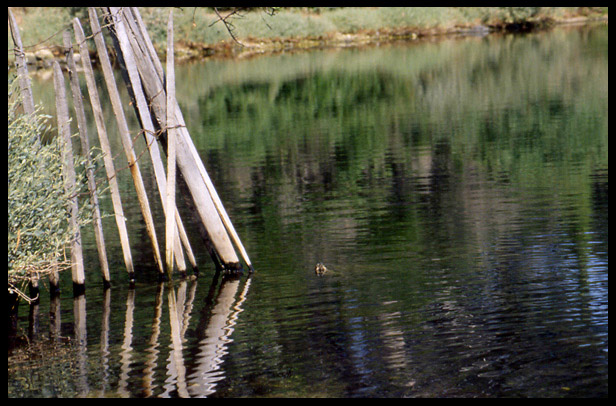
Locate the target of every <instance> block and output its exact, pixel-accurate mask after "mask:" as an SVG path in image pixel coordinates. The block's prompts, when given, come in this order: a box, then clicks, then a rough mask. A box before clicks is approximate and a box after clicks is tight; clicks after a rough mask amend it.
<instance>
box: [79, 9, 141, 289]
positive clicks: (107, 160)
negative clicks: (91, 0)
mask: <svg viewBox="0 0 616 406" xmlns="http://www.w3.org/2000/svg"><path fill="white" fill-rule="evenodd" d="M73 29H74V31H75V39H76V41H77V44H78V45H79V53H80V55H81V63H82V66H83V71H84V74H85V78H86V85H87V86H88V95H89V97H90V104H91V106H92V113H93V115H94V122H95V123H96V130H97V133H98V139H99V142H100V146H101V150H102V151H103V163H104V165H105V172H106V173H107V181H108V182H109V190H110V194H111V202H112V204H113V212H114V214H115V216H114V217H115V221H116V225H117V227H118V233H119V235H120V244H121V246H122V254H123V255H124V264H125V265H126V271H127V272H128V278H129V281H130V282H131V283H133V282H134V280H135V269H134V266H133V257H132V254H131V250H130V244H129V240H128V230H127V228H126V217H125V216H124V210H123V209H122V200H121V198H120V188H119V186H118V179H117V176H116V170H115V167H114V164H113V154H112V153H111V146H110V144H109V138H108V137H107V129H106V127H105V117H104V116H103V108H102V106H101V102H100V99H99V97H98V89H97V87H96V81H95V79H94V71H93V70H92V62H91V61H90V54H89V52H88V45H87V44H86V37H85V35H84V32H83V29H82V28H81V23H80V22H79V19H78V18H75V19H74V20H73Z"/></svg>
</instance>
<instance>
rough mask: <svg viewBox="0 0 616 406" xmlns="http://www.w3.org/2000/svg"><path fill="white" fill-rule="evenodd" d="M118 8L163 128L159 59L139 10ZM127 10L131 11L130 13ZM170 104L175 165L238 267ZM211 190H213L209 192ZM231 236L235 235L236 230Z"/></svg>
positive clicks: (221, 249)
mask: <svg viewBox="0 0 616 406" xmlns="http://www.w3.org/2000/svg"><path fill="white" fill-rule="evenodd" d="M111 9H112V14H113V13H114V12H115V13H119V11H118V10H115V9H114V8H111ZM122 12H123V14H124V15H126V16H127V17H126V20H127V22H128V25H129V27H130V30H131V33H132V35H131V36H129V38H130V39H131V45H132V46H133V49H134V52H135V54H136V55H139V57H138V58H137V60H138V68H139V72H140V75H141V77H142V82H143V87H144V90H145V91H146V94H147V95H148V98H149V102H150V105H151V108H152V111H153V112H154V113H155V115H156V117H157V120H158V124H159V128H166V127H167V123H166V100H165V96H164V94H165V90H164V85H163V83H164V76H163V74H162V67H161V66H160V61H159V60H158V56H157V55H156V53H155V52H154V50H153V47H152V46H151V41H150V39H149V37H148V35H147V31H146V30H145V27H144V26H143V24H142V22H141V19H140V16H139V12H138V11H137V10H136V9H123V10H122ZM131 13H132V14H134V17H133V16H132V15H131ZM174 106H175V108H176V111H175V119H176V124H177V129H178V134H177V135H178V137H177V149H176V153H177V156H176V158H177V164H178V168H179V169H180V171H181V172H182V174H183V175H184V179H185V180H186V183H187V185H188V187H189V189H190V192H191V195H192V197H193V200H194V201H195V207H196V208H197V212H198V213H199V216H200V218H201V220H202V222H203V224H204V225H205V227H206V229H207V232H208V234H209V236H210V239H211V241H212V243H213V245H214V247H215V248H216V251H217V253H218V254H219V256H220V257H221V260H222V262H223V263H224V265H225V267H226V268H227V269H239V268H241V266H240V265H239V260H238V259H237V254H236V253H235V250H234V249H233V245H232V244H231V240H230V238H229V235H228V234H227V231H228V230H229V231H234V230H233V229H232V228H231V227H232V226H231V227H229V229H227V228H225V224H223V219H224V220H228V216H224V215H221V214H220V213H223V212H224V208H223V207H222V203H221V202H220V199H219V198H218V195H217V194H216V193H215V189H214V188H213V185H212V184H211V181H210V182H209V183H210V185H209V187H208V184H207V183H206V180H209V176H207V172H206V171H205V167H204V166H203V163H202V162H201V159H200V157H199V155H198V153H197V151H196V148H195V147H194V144H193V143H192V140H191V139H190V135H189V134H188V131H187V129H186V127H185V123H184V119H183V117H182V114H181V111H180V110H179V106H178V105H177V101H176V102H175V103H174ZM174 127H176V126H174ZM204 174H205V176H204ZM212 191H213V192H214V193H212ZM214 198H218V199H217V203H219V205H218V207H217V205H216V202H214V200H213V199H214ZM213 214H215V215H213ZM225 214H226V213H225ZM225 217H226V219H225ZM228 224H230V221H228ZM232 234H234V233H232ZM235 237H237V234H236V233H235ZM234 240H235V238H234ZM235 242H236V244H237V245H238V247H240V246H241V242H240V241H239V238H237V239H236V241H235ZM240 251H241V252H242V253H243V257H244V260H245V261H246V263H247V265H248V266H249V268H250V269H251V270H252V264H251V263H250V259H249V258H248V256H247V255H245V253H246V252H245V250H244V249H243V247H241V249H240Z"/></svg>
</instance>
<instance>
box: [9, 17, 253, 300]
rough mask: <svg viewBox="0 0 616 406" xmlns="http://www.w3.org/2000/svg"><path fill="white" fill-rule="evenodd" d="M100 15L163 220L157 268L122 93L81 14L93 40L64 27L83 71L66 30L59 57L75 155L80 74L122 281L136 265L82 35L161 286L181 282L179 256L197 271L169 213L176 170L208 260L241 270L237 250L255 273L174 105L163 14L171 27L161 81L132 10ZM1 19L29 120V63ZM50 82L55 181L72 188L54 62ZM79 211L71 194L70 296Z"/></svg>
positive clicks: (78, 271)
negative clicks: (58, 174)
mask: <svg viewBox="0 0 616 406" xmlns="http://www.w3.org/2000/svg"><path fill="white" fill-rule="evenodd" d="M102 10H103V15H104V22H105V27H106V28H107V29H108V32H109V34H110V35H111V39H112V41H113V44H114V47H115V51H116V55H117V58H118V62H119V65H120V71H121V74H122V77H123V79H124V81H125V83H126V86H127V89H128V92H129V95H130V97H131V104H132V105H133V107H134V108H135V111H136V114H137V118H138V121H139V123H140V125H141V129H140V131H139V134H142V135H143V137H144V138H145V143H146V146H147V150H148V152H149V154H150V157H151V161H152V166H153V172H154V176H155V178H156V184H157V185H156V186H157V188H158V192H159V193H158V194H159V195H160V198H161V202H162V206H163V211H164V213H165V260H164V261H163V257H162V254H161V250H160V249H159V243H158V239H157V237H156V232H155V229H154V219H153V217H152V212H151V210H150V203H149V202H148V198H147V195H146V189H145V185H144V182H143V179H142V176H141V172H140V169H139V163H138V157H137V155H136V154H135V149H134V146H133V141H132V136H131V133H130V130H129V127H128V124H127V120H126V116H125V113H124V109H123V106H122V103H121V100H120V93H119V91H118V88H117V85H116V81H115V77H114V71H113V68H112V64H111V61H110V59H109V55H108V53H107V47H106V45H105V40H104V38H103V32H102V30H101V25H100V23H99V18H98V15H97V12H96V10H95V9H94V8H92V7H91V8H89V10H88V11H89V20H90V25H91V28H92V33H93V34H92V37H88V38H86V36H85V34H84V31H83V29H82V26H81V22H80V21H79V19H78V18H75V19H73V21H72V26H73V31H74V36H75V42H76V44H77V47H78V49H79V54H80V55H79V56H80V58H79V61H80V62H81V66H80V67H79V68H78V67H77V63H76V61H75V59H76V58H75V57H74V55H73V45H72V42H71V33H70V31H69V30H66V31H65V32H64V37H63V39H64V48H65V54H66V70H67V71H68V77H69V81H70V88H71V92H72V98H73V106H74V110H75V116H76V119H77V126H78V130H79V138H80V141H81V147H82V150H83V151H90V146H89V141H88V133H87V122H86V115H85V111H84V106H83V97H82V94H81V90H80V85H79V77H78V72H83V74H84V76H85V81H86V85H87V89H88V94H89V100H90V104H91V107H92V112H93V116H94V120H95V123H96V129H97V132H98V139H99V141H100V148H101V150H102V154H103V162H104V166H105V171H106V175H107V181H108V182H109V190H110V194H111V200H112V204H113V210H114V216H115V221H116V224H117V228H118V233H119V236H120V242H121V247H122V253H123V257H124V263H125V265H126V270H127V272H128V276H129V281H130V282H131V283H133V282H134V280H135V270H134V263H133V259H132V255H131V248H130V245H129V238H128V232H127V228H126V218H125V216H124V212H123V210H122V202H121V197H120V192H119V187H118V182H117V176H116V169H115V167H114V162H113V156H114V155H113V152H112V150H111V146H110V143H109V138H108V136H107V129H106V126H105V117H104V116H103V110H102V107H101V102H100V99H99V94H98V90H97V86H96V82H95V78H94V71H93V68H92V61H91V59H90V54H89V51H88V46H87V39H90V38H93V39H94V42H95V45H96V52H97V55H98V59H99V63H100V69H101V70H102V72H103V76H104V79H105V84H106V86H107V91H108V92H107V93H108V94H109V98H110V101H111V105H112V109H113V113H114V116H115V119H116V122H117V128H118V132H119V136H120V139H121V143H122V146H123V150H124V153H125V155H126V159H127V161H128V168H129V169H130V172H131V176H132V179H133V183H134V186H135V190H136V192H137V198H138V200H139V206H140V209H141V213H142V215H143V219H144V221H145V226H146V230H147V233H148V236H149V240H150V243H151V246H152V250H153V254H154V261H155V263H156V267H157V269H158V272H159V275H160V278H161V279H162V280H166V279H170V278H171V276H172V273H173V271H174V269H177V271H178V272H179V273H180V275H182V276H185V275H186V269H187V266H186V260H185V257H187V258H188V260H189V262H190V263H191V265H192V267H193V270H194V272H195V273H198V270H197V263H196V259H195V255H194V253H193V250H192V248H191V246H190V243H189V241H188V238H187V234H186V231H185V228H184V225H183V223H182V219H181V218H180V214H179V212H178V210H177V207H176V201H175V197H176V167H177V169H178V170H179V171H180V173H181V175H182V178H183V180H184V182H185V184H186V187H187V189H188V192H189V194H190V196H191V197H192V203H193V205H194V211H195V212H196V213H197V215H198V217H199V219H200V220H201V223H202V225H203V231H204V232H202V235H203V236H204V241H205V246H206V248H207V249H208V252H209V254H210V256H211V258H212V259H213V260H214V263H215V266H216V268H217V270H224V271H228V272H238V271H241V270H242V269H243V267H242V264H241V262H240V260H239V257H238V255H237V253H236V248H237V250H238V251H239V253H240V255H241V257H242V259H243V261H244V263H245V265H246V266H247V267H248V270H249V271H250V272H252V271H253V266H252V263H251V262H250V259H249V257H248V254H247V253H246V250H245V249H244V247H243V245H242V242H241V241H240V238H239V236H238V235H237V232H236V231H235V228H234V227H233V224H232V223H231V220H230V219H229V216H228V215H227V213H226V211H225V209H224V207H223V204H222V202H221V200H220V198H219V196H218V193H217V192H216V189H215V188H214V185H213V184H212V181H211V179H210V177H209V175H208V173H207V171H206V170H205V167H204V165H203V162H202V161H201V158H200V157H199V155H198V152H197V150H196V148H195V146H194V144H193V142H192V140H191V138H190V134H189V133H188V130H187V128H186V124H185V122H184V118H183V116H182V112H181V111H180V108H179V106H178V103H177V101H176V99H175V72H174V57H173V56H174V50H173V15H172V11H171V12H170V13H169V22H168V25H167V61H166V74H165V72H164V71H163V67H162V64H161V62H160V60H159V58H158V56H157V54H156V51H155V49H154V46H153V44H152V42H151V40H150V37H149V35H148V33H147V31H146V27H145V25H144V23H143V20H142V19H141V16H140V14H139V11H138V10H137V8H134V7H130V8H128V7H127V8H120V7H103V8H102ZM9 21H10V25H11V33H12V36H13V42H14V44H15V57H16V64H17V73H18V77H19V85H20V90H21V94H22V99H23V101H22V103H23V108H24V112H25V113H26V114H33V113H34V110H35V108H34V101H33V98H32V91H31V88H30V81H29V78H28V71H27V64H26V60H25V57H24V51H23V46H22V43H21V39H20V35H19V29H18V27H17V24H16V22H15V19H14V17H13V15H12V13H11V10H10V8H9ZM53 77H54V87H55V94H56V112H57V119H58V136H59V137H61V138H62V140H63V141H64V144H63V153H62V155H63V156H62V160H63V178H64V183H65V187H67V188H72V187H73V186H74V183H75V178H76V175H75V169H74V163H73V149H72V143H71V133H70V121H69V109H68V104H67V96H66V90H65V82H64V76H63V72H62V68H61V67H60V64H59V63H58V62H57V61H55V62H54V63H53ZM158 141H160V143H161V146H162V147H163V150H166V154H167V165H166V168H165V165H164V164H163V160H162V156H161V151H160V148H159V145H158ZM86 155H87V156H86V159H87V160H89V159H90V157H89V154H88V153H87V152H86ZM86 167H87V170H86V176H87V180H88V188H89V192H90V198H91V202H92V205H93V208H94V210H93V226H94V236H95V239H96V245H97V251H98V256H99V261H100V266H101V272H102V277H103V282H104V284H105V286H110V282H111V281H110V274H109V265H108V260H107V251H106V248H105V240H104V236H103V227H102V223H101V214H100V210H99V205H98V196H97V188H96V179H95V178H94V169H93V167H94V165H92V163H91V162H87V165H86ZM165 169H166V170H165ZM77 213H78V202H77V197H74V198H73V200H72V202H71V207H70V219H69V222H70V226H71V227H72V230H73V231H74V238H73V240H72V243H71V249H70V252H71V270H72V279H73V289H74V292H75V293H79V292H83V290H84V289H85V272H84V260H83V252H82V247H81V235H80V231H79V227H78V226H77V223H76V216H77ZM58 283H59V282H58V277H57V273H56V274H55V275H52V276H50V285H51V286H52V288H53V287H56V288H57V286H58Z"/></svg>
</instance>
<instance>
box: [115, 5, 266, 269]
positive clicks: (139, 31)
mask: <svg viewBox="0 0 616 406" xmlns="http://www.w3.org/2000/svg"><path fill="white" fill-rule="evenodd" d="M126 11H128V12H129V13H127V14H129V15H130V12H132V15H133V19H134V20H135V21H136V23H137V26H138V28H136V29H134V32H135V35H136V36H137V37H138V38H140V39H141V41H139V42H140V43H141V44H140V45H142V46H143V48H144V50H146V51H147V54H148V55H149V59H150V60H151V61H152V62H153V65H154V72H156V74H157V75H158V76H159V77H160V80H161V82H162V80H163V70H162V66H161V64H160V60H159V59H158V55H156V51H155V50H154V46H153V45H152V41H151V40H150V38H149V35H148V34H147V31H146V28H145V25H144V24H143V20H141V15H140V13H139V10H137V8H135V7H131V9H130V10H126ZM128 20H129V21H130V18H129V19H128ZM175 106H176V111H175V116H176V121H175V122H176V125H177V126H179V128H180V129H181V130H185V131H180V135H179V136H180V137H182V136H187V137H188V139H187V143H186V145H187V146H188V147H189V149H190V151H189V152H190V154H191V155H192V159H193V160H194V161H195V162H196V164H197V169H198V171H199V173H200V175H201V177H202V178H203V182H204V183H205V186H206V188H207V190H208V192H209V194H210V196H211V199H212V201H213V203H214V206H215V208H216V211H217V212H218V214H219V216H220V218H221V220H222V222H223V225H224V226H225V228H226V230H227V231H228V233H229V235H230V237H231V239H232V240H233V243H234V244H235V245H236V247H237V248H238V249H239V251H240V254H241V255H242V258H243V259H244V261H245V262H246V265H247V266H248V268H249V270H250V271H251V272H252V271H254V268H253V266H252V262H251V261H250V258H249V257H248V253H247V252H246V249H245V248H244V245H243V244H242V241H241V240H240V238H239V236H238V234H237V232H236V231H235V227H233V223H232V222H231V219H230V218H229V215H228V214H227V211H226V210H225V208H224V205H223V204H222V201H221V200H220V197H219V196H218V193H217V192H216V188H215V187H214V184H213V183H212V180H211V179H210V176H209V175H208V173H207V171H206V169H205V166H204V165H203V162H202V161H201V158H200V157H199V154H198V152H197V149H196V148H195V146H194V144H193V143H192V140H190V135H188V131H187V130H186V123H185V121H184V117H183V116H182V111H181V110H180V108H179V105H178V104H177V101H176V102H175ZM161 127H164V125H163V126H161ZM167 127H169V125H167Z"/></svg>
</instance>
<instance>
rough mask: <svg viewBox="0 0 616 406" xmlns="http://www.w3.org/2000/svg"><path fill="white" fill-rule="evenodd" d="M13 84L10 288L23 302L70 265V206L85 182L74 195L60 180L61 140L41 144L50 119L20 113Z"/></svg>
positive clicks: (10, 97) (10, 95)
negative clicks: (36, 282) (42, 280)
mask: <svg viewBox="0 0 616 406" xmlns="http://www.w3.org/2000/svg"><path fill="white" fill-rule="evenodd" d="M20 110H21V108H20V100H19V92H18V90H17V89H16V86H15V81H12V83H11V81H10V82H9V87H8V229H9V234H8V289H9V293H17V294H19V295H20V296H21V297H23V298H26V299H27V297H26V296H25V295H24V294H23V290H24V287H25V286H26V284H27V283H28V282H29V281H30V280H31V279H33V278H39V277H42V276H45V275H46V274H49V273H50V272H52V270H54V269H55V270H58V271H60V270H63V269H66V268H68V267H69V266H70V261H69V260H67V259H66V255H65V254H64V251H65V248H66V247H67V246H68V244H69V243H70V241H71V236H72V232H71V230H70V229H69V223H68V202H69V200H70V199H71V198H72V197H73V196H75V195H76V194H77V193H80V192H81V191H82V190H81V189H82V188H83V185H84V184H85V182H83V180H82V179H81V178H82V176H79V174H78V176H77V177H78V180H77V182H76V187H75V190H65V188H64V183H63V180H62V158H61V156H62V154H61V150H62V140H61V137H53V139H51V140H46V141H45V142H40V141H39V136H40V134H43V133H44V132H45V131H46V130H47V127H48V125H47V121H48V119H49V116H46V115H42V114H40V113H38V112H37V113H35V114H34V115H32V116H30V115H26V114H23V113H21V112H20ZM87 211H88V207H87V205H82V207H80V220H79V224H80V225H83V224H85V223H86V220H85V216H84V214H85V213H86V212H87Z"/></svg>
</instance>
